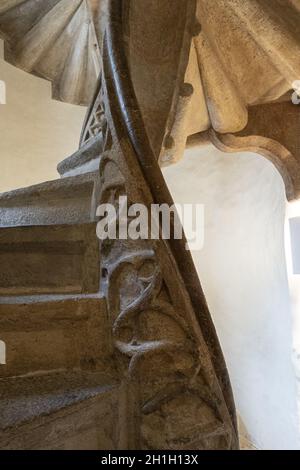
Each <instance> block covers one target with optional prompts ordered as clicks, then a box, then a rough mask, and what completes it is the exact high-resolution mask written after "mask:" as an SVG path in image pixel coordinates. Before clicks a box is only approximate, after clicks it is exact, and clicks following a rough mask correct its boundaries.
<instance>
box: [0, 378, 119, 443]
mask: <svg viewBox="0 0 300 470" xmlns="http://www.w3.org/2000/svg"><path fill="white" fill-rule="evenodd" d="M117 395H118V387H117V384H116V382H115V380H114V379H113V378H112V377H110V376H107V375H106V376H105V375H103V374H101V373H100V374H99V373H86V372H85V373H83V372H81V373H79V372H76V373H71V372H69V373H54V374H48V375H43V376H36V377H21V378H10V379H9V378H8V379H1V380H0V416H1V422H0V448H1V449H2V450H5V449H6V450H8V449H19V450H24V449H25V450H26V449H30V450H39V449H40V450H43V449H51V450H55V449H59V450H78V449H82V450H97V449H98V450H99V449H114V448H115V447H116V440H117V409H118V408H117V406H116V405H117Z"/></svg>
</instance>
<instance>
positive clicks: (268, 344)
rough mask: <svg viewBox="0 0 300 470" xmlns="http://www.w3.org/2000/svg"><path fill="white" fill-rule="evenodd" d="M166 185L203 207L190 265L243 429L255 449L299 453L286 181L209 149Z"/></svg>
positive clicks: (244, 159)
mask: <svg viewBox="0 0 300 470" xmlns="http://www.w3.org/2000/svg"><path fill="white" fill-rule="evenodd" d="M164 176H165V178H166V181H167V183H168V185H169V188H170V190H171V192H172V195H173V197H174V200H175V202H180V203H203V204H204V205H205V209H204V210H205V231H204V237H205V240H204V248H203V249H202V250H201V251H197V252H194V253H193V257H194V261H195V264H196V267H197V270H198V273H199V276H200V279H201V282H202V285H203V288H204V292H205V295H206V298H207V301H208V304H209V307H210V311H211V314H212V317H213V320H214V322H215V325H216V329H217V333H218V335H219V338H220V341H221V345H222V348H223V351H224V354H225V358H226V362H227V366H228V369H229V374H230V377H231V381H232V386H233V390H234V395H235V400H236V405H237V408H238V411H239V413H240V415H241V417H242V420H243V422H244V424H245V427H246V429H247V431H248V433H249V435H250V436H251V439H252V441H253V443H254V445H255V446H256V447H258V448H260V449H298V448H300V445H299V427H298V419H297V393H296V376H295V370H294V368H293V364H292V315H291V302H290V294H289V286H288V280H287V269H286V260H285V251H284V220H285V207H286V199H285V192H284V185H283V181H282V179H281V177H280V175H279V173H278V172H277V170H276V169H275V167H274V166H273V165H272V164H271V163H270V162H268V161H267V160H265V159H264V158H263V157H261V156H259V155H254V154H249V153H248V154H246V153H245V154H233V155H232V154H224V153H221V152H219V151H218V150H216V149H215V148H213V147H205V148H200V149H190V150H187V151H186V153H185V157H184V159H183V160H182V161H181V162H180V163H179V164H177V165H174V166H171V167H168V168H166V169H165V170H164Z"/></svg>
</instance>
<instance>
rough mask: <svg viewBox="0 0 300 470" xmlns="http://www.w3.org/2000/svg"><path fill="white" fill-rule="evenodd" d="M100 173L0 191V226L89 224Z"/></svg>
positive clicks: (91, 218)
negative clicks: (93, 195)
mask: <svg viewBox="0 0 300 470" xmlns="http://www.w3.org/2000/svg"><path fill="white" fill-rule="evenodd" d="M97 177H98V172H94V173H91V172H90V173H88V174H84V175H78V176H75V177H72V178H64V179H58V180H54V181H47V182H46V183H41V184H37V185H34V186H29V187H27V188H21V189H16V190H13V191H9V192H6V193H2V194H0V227H16V226H24V225H26V226H28V225H53V224H55V225H58V224H75V223H87V222H91V221H92V220H93V217H92V216H91V200H92V194H93V192H94V190H95V185H96V184H97V183H96V182H97Z"/></svg>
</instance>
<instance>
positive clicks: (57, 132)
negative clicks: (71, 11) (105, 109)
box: [0, 41, 86, 192]
mask: <svg viewBox="0 0 300 470" xmlns="http://www.w3.org/2000/svg"><path fill="white" fill-rule="evenodd" d="M0 80H2V81H4V82H5V84H6V104H4V105H3V104H2V105H1V104H0V135H1V138H0V161H1V172H0V192H4V191H8V190H10V189H15V188H19V187H23V186H29V185H32V184H35V183H40V182H43V181H46V180H51V179H56V178H57V177H58V175H57V171H56V165H57V163H58V162H59V161H61V160H63V159H64V158H66V157H68V156H69V155H70V154H72V153H73V152H74V151H76V150H77V148H78V143H79V137H80V131H81V127H82V122H83V119H84V116H85V112H86V109H85V108H84V107H80V106H73V105H70V104H65V103H61V102H59V101H55V100H52V98H51V84H50V82H48V81H46V80H42V79H40V78H38V77H34V76H32V75H30V74H28V73H26V72H23V71H22V70H19V69H17V68H16V67H13V66H12V65H10V64H8V63H7V62H5V61H4V60H3V42H2V41H0Z"/></svg>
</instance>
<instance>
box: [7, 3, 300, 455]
mask: <svg viewBox="0 0 300 470" xmlns="http://www.w3.org/2000/svg"><path fill="white" fill-rule="evenodd" d="M173 1H176V2H177V6H178V8H177V9H174V4H171V3H172V2H173ZM172 2H171V3H170V2H169V1H167V0H164V1H162V2H161V1H159V2H147V7H148V10H147V15H148V19H149V18H150V19H149V21H148V22H147V25H145V23H144V22H143V27H142V28H141V26H140V25H141V21H140V20H141V18H144V16H145V11H144V10H145V9H144V8H143V5H142V0H136V1H135V2H134V4H133V3H132V4H130V2H127V1H119V0H110V1H107V0H96V1H93V0H47V1H44V0H2V1H1V2H0V35H1V37H2V38H3V39H4V40H5V59H6V60H7V61H8V62H10V63H11V64H13V65H15V66H17V67H20V68H21V69H23V70H25V71H27V72H30V73H32V74H35V75H37V76H39V77H43V78H45V79H47V80H50V81H51V82H52V90H53V98H54V99H58V100H61V101H65V102H68V103H73V104H79V105H85V106H86V105H89V110H88V113H87V118H86V121H85V124H84V128H83V132H82V138H81V145H80V148H79V150H78V151H77V152H76V153H75V154H74V155H72V156H70V157H68V158H67V159H66V160H64V161H63V162H62V163H61V164H60V165H59V166H58V171H59V173H60V175H61V179H59V180H56V181H51V182H47V183H43V184H40V185H36V186H33V187H30V188H25V189H20V190H16V191H11V192H9V193H5V194H2V195H0V216H1V219H0V224H1V230H0V260H1V263H0V266H1V268H0V337H1V339H2V340H4V341H5V343H6V347H7V363H6V365H3V366H1V367H0V448H1V449H117V448H121V449H136V448H143V449H146V448H147V449H157V448H162V449H192V448H199V449H216V448H217V449H235V448H237V447H238V443H237V428H236V420H235V410H234V404H233V398H232V392H231V388H230V383H229V379H228V374H227V371H226V366H225V364H224V360H223V356H222V353H221V350H220V347H219V344H218V340H217V336H216V333H215V330H214V326H213V324H212V322H211V319H210V315H209V312H208V309H207V305H206V302H205V299H204V295H203V292H202V290H201V286H200V284H199V280H198V276H197V274H196V271H195V269H194V266H193V263H192V260H191V257H190V255H189V254H188V252H186V251H185V249H184V244H185V241H184V240H182V241H177V240H170V241H168V242H166V241H162V240H160V241H158V242H157V243H152V244H151V243H150V242H148V241H147V242H145V243H144V244H143V243H135V244H134V243H133V244H132V243H130V242H129V241H128V242H123V241H118V240H117V241H115V242H114V243H112V244H109V243H106V244H105V243H104V242H101V243H100V242H99V240H98V239H97V237H96V223H97V218H96V206H97V204H99V203H100V202H102V201H103V202H107V201H114V197H115V195H116V194H124V195H128V198H129V199H130V200H131V201H133V202H141V201H142V202H144V203H145V204H146V205H149V204H150V203H153V202H154V203H165V202H167V203H169V204H170V205H172V198H171V196H170V194H169V193H168V190H167V188H166V185H165V183H164V181H163V178H162V176H161V173H160V169H159V166H158V163H157V162H158V160H159V161H160V162H161V163H162V164H164V163H171V162H172V161H176V160H177V159H178V158H180V155H181V154H182V151H183V149H184V147H185V145H186V140H187V138H188V136H189V135H190V134H199V133H206V134H205V135H206V137H207V132H210V137H211V140H213V141H215V143H216V144H217V145H219V146H221V147H224V148H225V149H227V148H230V149H232V147H233V144H229V143H228V136H227V137H226V132H227V131H234V132H235V131H240V130H241V129H242V128H243V127H244V126H245V125H246V124H247V119H248V116H246V114H247V112H246V108H247V106H248V105H249V103H248V102H247V99H248V97H245V96H244V97H243V99H241V98H240V97H238V96H237V94H236V93H234V92H233V89H234V86H233V84H232V82H231V83H229V82H228V81H227V82H226V83H225V88H224V87H223V85H222V87H223V88H222V96H223V97H224V96H225V98H226V101H227V102H231V103H232V107H231V108H230V109H229V111H228V109H227V110H224V106H223V103H222V105H221V104H220V102H221V101H222V97H221V95H220V88H221V85H220V84H222V83H223V84H224V76H225V75H226V76H227V74H226V73H225V72H224V69H223V68H222V67H221V66H220V63H219V62H218V60H219V59H218V56H217V57H216V55H215V54H208V52H207V51H208V47H209V45H208V41H209V40H211V37H210V36H209V31H211V30H213V28H214V27H217V26H216V25H215V24H213V20H212V19H211V17H210V15H211V14H212V13H213V12H212V10H210V9H208V11H206V12H205V11H204V10H203V9H205V8H206V6H207V5H206V6H205V3H206V4H209V2H202V0H199V2H198V9H197V11H196V2H194V0H191V1H187V2H182V1H181V0H179V1H178V0H172ZM276 2H277V0H276ZM229 3H232V2H231V0H230V2H229ZM245 3H246V4H247V5H248V3H249V2H245ZM258 3H259V2H258ZM260 3H263V2H260ZM214 4H215V5H216V6H217V7H222V6H223V7H224V5H223V2H222V1H219V2H215V3H214ZM243 4H244V3H243ZM278 4H279V5H280V4H281V1H280V0H278ZM289 4H290V8H292V9H295V10H297V12H298V11H299V4H298V1H297V0H291V1H289ZM211 5H212V3H211ZM160 8H162V13H160V11H159V10H160ZM204 13H205V16H203V15H204ZM201 17H202V18H201ZM218 17H219V16H218ZM153 18H154V20H153ZM166 18H167V19H168V18H171V20H170V21H166ZM195 18H197V20H196V19H195ZM204 18H205V19H206V20H207V22H208V23H207V25H206V24H205V19H204ZM235 20H236V18H235V19H234V21H235ZM244 20H245V21H246V19H245V18H244ZM126 21H128V22H129V23H130V21H131V26H132V23H133V24H136V29H132V28H131V30H130V28H129V26H128V23H126ZM174 22H175V24H176V31H175V34H174V31H173V29H174ZM165 23H166V24H165ZM199 23H202V24H203V26H204V32H202V33H201V28H200V26H199ZM210 27H211V29H210ZM168 28H169V29H168ZM129 30H130V34H131V36H130V34H129ZM157 30H158V32H159V34H158V35H157V36H156V39H155V35H154V34H153V32H155V31H156V32H157ZM162 30H163V31H164V36H163V37H164V38H165V37H166V44H164V45H163V46H164V47H162V48H160V47H159V46H158V44H159V45H160V42H161V39H162V36H161V31H162ZM139 34H142V37H144V43H143V47H142V46H141V42H140V39H141V38H140V36H139ZM199 34H202V36H199ZM143 35H144V36H143ZM129 36H130V38H131V42H130V41H129V39H128V38H129ZM154 39H155V40H156V41H157V42H156V43H155V40H154ZM153 41H154V42H153ZM290 44H292V40H290ZM150 45H151V47H152V49H153V50H155V53H154V56H153V50H151V48H150ZM191 45H192V47H190V46H191ZM293 45H294V43H293ZM298 46H299V44H298V45H297V47H298ZM147 47H148V54H147ZM219 48H220V49H221V46H220V47H219ZM217 49H218V47H216V46H215V45H214V52H216V51H217ZM151 51H152V52H151ZM295 51H296V46H295V48H294V49H293V53H294V52H295ZM217 52H218V51H217ZM219 52H220V51H219ZM219 52H218V53H219ZM151 53H152V55H151ZM156 54H157V56H158V57H159V60H160V61H161V62H159V60H158V59H157V57H156ZM195 54H196V55H198V58H197V59H196V60H195ZM144 57H147V60H148V61H147V60H145V62H143V58H144ZM200 58H201V61H200V62H201V64H200V69H199V67H198V66H197V67H198V68H197V70H196V69H195V64H196V63H197V64H198V63H199V62H198V61H199V60H200ZM277 58H278V61H279V62H280V59H281V58H282V56H280V57H279V56H277ZM216 61H217V62H218V67H217V68H216V70H217V73H216V75H214V76H212V75H211V73H210V72H209V70H211V67H213V66H214V63H216ZM128 62H129V66H128ZM157 62H158V63H157ZM162 64H163V65H162ZM273 65H274V64H273V63H272V67H273ZM277 65H278V64H277ZM142 67H144V69H142ZM270 67H271V66H270ZM199 70H201V74H202V75H201V76H202V79H201V78H199ZM272 70H273V69H272ZM275 75H276V74H275ZM269 78H270V81H269V84H268V85H267V86H265V87H264V90H263V91H264V93H262V94H261V96H260V101H261V102H264V100H265V101H269V100H270V99H271V100H275V101H276V100H277V98H278V97H280V96H282V95H283V94H284V93H285V92H286V91H288V90H289V83H288V82H287V80H286V78H282V77H281V78H279V79H278V77H277V75H276V78H274V77H273V76H271V77H269ZM273 78H274V79H273ZM162 84H163V85H166V86H162ZM248 85H249V83H248ZM250 88H251V91H252V92H253V87H250ZM269 92H270V93H271V94H270V93H269ZM263 96H264V97H263ZM256 98H257V97H255V96H254V95H253V93H252V96H251V100H252V104H257V100H256ZM158 103H159V106H160V107H159V109H158V108H157V107H158ZM197 103H198V105H197ZM199 103H202V104H203V106H199ZM191 114H193V119H192V120H191V118H190V117H191ZM234 119H236V120H235V121H234ZM232 123H233V127H234V129H232ZM242 124H243V125H242ZM219 131H221V132H225V134H224V136H223V137H224V139H225V140H224V139H223V137H222V136H220V135H219V134H218V132H219ZM240 138H242V137H240ZM226 139H227V140H226ZM249 145H250V144H249ZM265 153H266V154H267V153H268V155H269V154H270V153H271V152H270V150H269V147H268V148H266V149H265ZM283 158H284V159H285V161H286V162H287V165H288V170H286V169H284V168H283V167H282V165H281V166H280V164H278V167H280V168H281V170H282V172H283V173H284V175H285V177H286V184H287V190H288V189H289V190H290V195H291V197H292V196H293V195H294V194H295V193H296V192H297V190H299V187H300V186H299V181H300V176H299V178H298V176H297V174H296V173H295V168H296V166H295V165H296V164H295V158H294V157H292V156H290V154H284V155H283ZM293 158H294V159H293ZM289 159H290V160H291V162H290V160H289ZM99 168H100V171H99ZM297 168H298V167H297ZM296 172H298V174H299V171H298V169H297V170H296ZM291 173H292V176H290V174H291ZM298 180H299V181H298ZM137 181H138V183H137ZM295 188H296V189H295ZM147 312H148V316H146V315H145V313H147ZM145 317H146V318H145ZM145 323H146V324H147V328H146V327H144V326H143V325H144V324H145ZM157 429H160V432H159V433H158V432H157Z"/></svg>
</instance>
